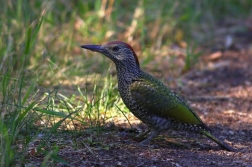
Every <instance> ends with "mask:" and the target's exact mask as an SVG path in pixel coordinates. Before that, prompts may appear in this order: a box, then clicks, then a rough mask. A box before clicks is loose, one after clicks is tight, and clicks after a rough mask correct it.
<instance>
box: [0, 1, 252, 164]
mask: <svg viewBox="0 0 252 167" xmlns="http://www.w3.org/2000/svg"><path fill="white" fill-rule="evenodd" d="M1 5H2V7H1V8H0V32H1V41H0V85H1V91H0V101H1V104H0V112H1V122H0V124H1V125H0V131H1V134H5V135H1V139H0V143H1V148H0V152H1V160H0V161H1V166H9V165H11V164H13V163H17V162H19V163H20V162H23V161H22V158H19V159H15V158H17V156H18V155H22V156H21V157H23V158H24V157H25V155H24V154H23V153H24V152H25V151H27V148H30V147H29V143H30V142H32V141H34V140H35V139H37V136H38V135H41V136H47V137H48V136H50V135H52V134H53V133H56V130H57V129H60V130H76V131H79V130H81V129H83V128H87V127H95V128H99V127H101V126H102V125H104V124H106V122H108V121H109V120H114V121H121V118H120V119H116V118H115V117H123V119H124V120H123V121H122V122H125V121H126V123H127V121H128V119H127V118H128V117H131V115H130V113H129V112H128V110H127V108H126V107H125V106H124V104H123V103H122V101H121V100H120V97H119V95H118V92H117V83H116V71H115V66H114V65H113V64H112V62H111V61H110V60H108V59H107V58H105V57H104V56H101V55H100V54H97V53H92V52H89V51H86V50H83V49H81V48H80V45H83V44H106V43H107V42H110V41H113V40H121V41H124V42H127V43H129V44H130V45H131V46H132V47H133V48H134V50H135V52H136V54H137V55H138V57H139V61H140V64H141V67H142V69H143V70H144V71H147V72H148V73H151V74H153V75H154V76H156V77H158V78H159V79H161V80H162V81H163V82H165V84H167V85H168V86H170V87H171V88H174V89H177V88H178V87H183V85H184V84H183V82H181V80H179V77H181V76H183V75H185V74H186V73H187V72H188V71H190V70H193V69H194V70H197V69H202V68H204V67H205V66H206V64H205V63H204V60H205V59H203V58H202V57H205V58H210V59H211V60H214V59H218V58H219V57H220V56H221V55H222V53H223V52H224V51H227V50H235V51H237V50H238V51H241V52H247V51H248V52H249V53H250V54H251V52H252V44H251V42H252V40H251V39H252V1H251V0H229V1H226V0H223V1H219V0H208V1H195V0H186V1H184V0H167V1H163V0H156V1H151V0H138V1H135V0H131V1H130V0H97V1H94V0H72V1H69V0H58V1H52V0H34V1H28V0H6V1H2V2H1ZM13 147H15V149H14V150H15V151H14V150H13V149H11V148H13ZM32 151H33V152H32ZM32 151H31V152H32V154H33V153H34V154H35V153H36V152H37V150H36V151H35V150H32ZM40 153H43V154H45V155H49V154H48V153H47V152H43V151H41V152H40ZM51 157H52V156H51ZM54 158H55V157H54ZM57 158H58V157H57ZM57 158H55V160H56V161H60V160H59V159H57ZM62 163H63V160H62Z"/></svg>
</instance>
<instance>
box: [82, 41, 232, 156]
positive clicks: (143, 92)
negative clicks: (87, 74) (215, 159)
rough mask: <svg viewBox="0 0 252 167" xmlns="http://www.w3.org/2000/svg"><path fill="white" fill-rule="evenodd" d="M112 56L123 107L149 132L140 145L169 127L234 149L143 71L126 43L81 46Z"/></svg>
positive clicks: (182, 102) (226, 148)
mask: <svg viewBox="0 0 252 167" xmlns="http://www.w3.org/2000/svg"><path fill="white" fill-rule="evenodd" d="M81 48H83V49H87V50H90V51H93V52H98V53H101V54H103V55H105V56H106V57H108V58H109V59H111V60H112V61H113V62H114V64H115V66H116V71H117V79H118V91H119V94H120V96H121V98H122V100H123V102H124V104H125V105H126V107H127V108H128V109H129V110H130V111H131V112H132V113H133V115H134V116H136V117H137V118H138V119H140V120H141V121H142V122H143V123H145V124H146V125H147V126H148V128H149V129H150V135H149V136H148V137H147V138H146V139H145V140H143V141H142V142H141V143H140V144H141V145H148V144H149V143H150V141H151V140H152V139H154V138H155V137H157V136H159V135H160V134H163V133H165V132H167V131H169V130H171V129H172V130H184V131H190V132H194V133H200V134H203V135H205V136H207V137H208V138H210V139H211V140H213V141H214V142H216V143H217V144H218V145H219V146H221V147H222V148H223V149H225V150H227V151H232V152H234V151H235V149H234V148H232V147H231V146H229V145H228V144H227V143H225V142H224V141H222V140H220V139H219V138H217V137H216V136H214V135H213V134H212V130H211V129H210V128H209V127H208V126H207V125H206V124H205V123H203V121H202V120H201V119H200V117H199V116H198V115H197V114H196V113H195V112H194V111H193V110H192V109H191V108H190V106H189V105H188V104H187V103H186V102H185V101H184V100H182V98H180V97H179V96H178V95H177V94H176V93H174V92H173V91H171V90H170V89H169V88H168V87H167V86H165V85H164V84H163V83H162V82H161V81H159V80H158V79H156V78H155V77H153V76H151V75H150V74H148V73H146V72H144V71H142V69H141V68H140V64H139V60H138V57H137V55H136V53H135V51H134V49H133V48H132V47H131V46H130V45H129V44H128V43H126V42H122V41H112V42H109V43H107V44H105V45H95V44H88V45H81Z"/></svg>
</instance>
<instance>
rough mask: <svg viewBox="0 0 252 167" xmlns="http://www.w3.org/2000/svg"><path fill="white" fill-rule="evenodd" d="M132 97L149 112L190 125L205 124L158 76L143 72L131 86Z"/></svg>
mask: <svg viewBox="0 0 252 167" xmlns="http://www.w3.org/2000/svg"><path fill="white" fill-rule="evenodd" d="M129 89H130V93H131V96H132V99H133V100H135V101H136V103H137V104H138V105H140V106H142V107H143V108H144V109H145V110H146V111H148V113H153V114H156V115H159V116H161V117H164V118H169V119H171V120H174V121H177V122H183V123H185V124H188V125H203V122H202V121H201V120H200V118H199V117H198V116H197V115H196V114H195V113H194V112H193V111H192V110H191V109H190V108H189V107H188V106H187V105H186V104H185V103H184V101H183V100H181V99H180V98H179V97H178V96H177V95H176V94H174V93H172V92H171V91H170V90H169V89H168V88H167V87H166V86H165V85H163V84H162V83H161V82H160V81H158V80H157V79H156V78H154V77H152V76H150V75H148V74H146V73H141V75H140V76H139V78H138V79H136V80H134V82H133V83H132V84H131V85H130V86H129Z"/></svg>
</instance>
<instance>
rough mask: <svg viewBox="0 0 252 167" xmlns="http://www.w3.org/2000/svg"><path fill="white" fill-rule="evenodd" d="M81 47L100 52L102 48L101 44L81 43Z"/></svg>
mask: <svg viewBox="0 0 252 167" xmlns="http://www.w3.org/2000/svg"><path fill="white" fill-rule="evenodd" d="M81 47H82V48H84V49H88V50H91V51H94V52H102V51H103V50H104V49H103V47H102V45H81Z"/></svg>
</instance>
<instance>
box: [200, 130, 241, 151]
mask: <svg viewBox="0 0 252 167" xmlns="http://www.w3.org/2000/svg"><path fill="white" fill-rule="evenodd" d="M200 132H201V133H202V134H204V135H206V136H207V137H208V138H210V139H212V140H213V141H215V142H216V143H217V144H219V145H220V146H221V147H222V148H224V149H225V150H227V151H232V152H235V151H236V149H234V148H232V147H231V146H229V145H228V144H227V143H225V142H224V141H221V140H220V139H218V138H217V137H215V136H213V135H212V134H211V133H209V132H207V131H205V130H201V131H200Z"/></svg>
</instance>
